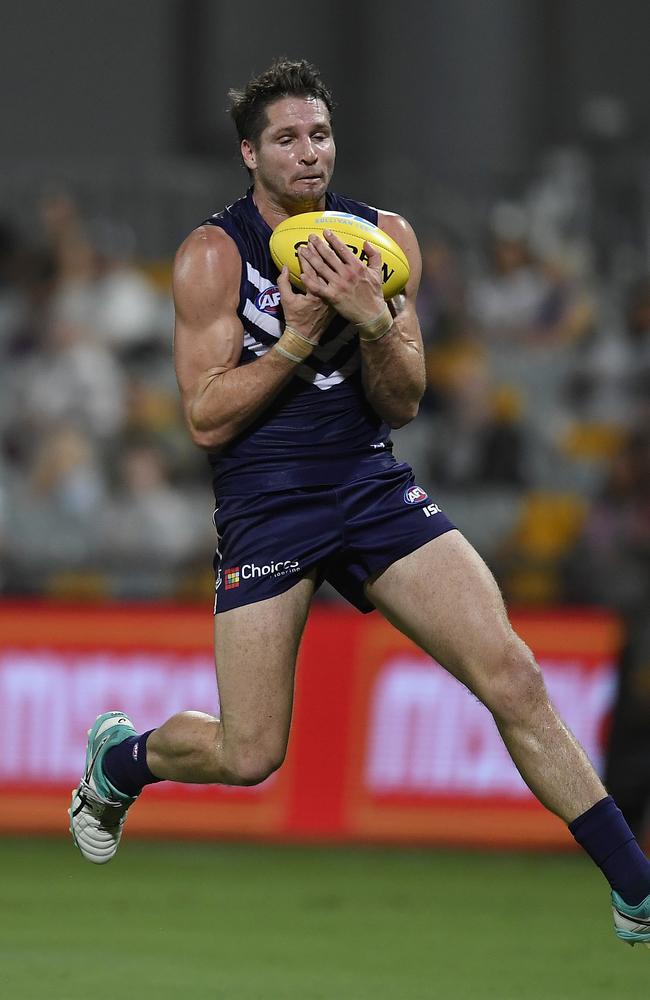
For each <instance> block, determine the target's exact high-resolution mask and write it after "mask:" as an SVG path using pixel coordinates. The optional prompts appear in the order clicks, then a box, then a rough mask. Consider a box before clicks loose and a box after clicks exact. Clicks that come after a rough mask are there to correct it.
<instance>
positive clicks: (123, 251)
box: [42, 193, 171, 358]
mask: <svg viewBox="0 0 650 1000" xmlns="http://www.w3.org/2000/svg"><path fill="white" fill-rule="evenodd" d="M42 219H43V224H44V228H45V232H46V234H47V237H48V240H49V244H50V247H51V249H52V252H53V253H54V255H55V258H56V260H57V262H58V266H59V274H60V283H59V288H58V290H57V294H56V306H57V308H58V310H59V311H60V312H62V313H63V314H64V315H66V316H68V317H69V318H70V319H71V320H72V321H73V322H77V323H79V324H83V325H86V326H88V327H90V328H91V329H93V330H94V332H95V334H96V336H97V338H98V339H99V340H101V341H102V342H103V343H104V344H106V345H107V346H109V347H111V348H114V349H115V350H117V351H120V352H123V353H124V354H125V355H126V357H127V358H128V356H129V355H130V353H131V352H138V351H140V350H142V349H143V348H152V347H153V348H157V347H161V346H162V344H163V342H167V343H168V342H169V341H170V339H171V338H170V337H169V334H168V331H167V330H164V329H163V328H162V325H163V322H165V321H166V317H167V313H166V310H165V307H164V304H163V302H162V301H161V299H160V297H159V295H158V293H157V291H156V290H155V288H154V287H153V285H152V284H151V283H150V282H149V281H148V280H147V279H146V278H145V276H144V275H143V274H142V273H141V272H140V271H139V270H138V269H137V268H135V267H134V266H133V263H132V256H133V251H134V245H135V238H134V235H133V233H132V231H131V230H130V229H129V228H128V226H126V225H124V224H120V223H118V222H115V221H113V220H109V219H96V220H94V222H92V223H90V224H86V225H84V224H83V223H82V221H81V218H80V216H79V214H78V211H77V208H76V206H75V204H74V202H73V201H72V200H71V199H70V198H69V197H68V196H67V195H65V194H61V193H60V194H55V195H51V196H49V197H48V198H46V199H45V200H44V202H43V205H42Z"/></svg>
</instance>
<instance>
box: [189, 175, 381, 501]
mask: <svg viewBox="0 0 650 1000" xmlns="http://www.w3.org/2000/svg"><path fill="white" fill-rule="evenodd" d="M326 208H327V209H328V210H330V211H337V212H348V213H350V214H352V215H358V216H360V217H361V218H363V219H366V220H367V221H369V222H372V223H375V224H376V223H377V211H376V209H374V208H370V207H369V206H368V205H365V204H363V203H362V202H358V201H352V200H351V199H349V198H343V197H341V196H339V195H336V194H333V193H329V192H328V194H327V196H326ZM204 225H211V226H219V227H220V228H221V229H223V230H224V231H225V232H226V233H227V234H228V235H229V236H230V237H231V238H232V239H233V240H234V242H235V244H236V246H237V249H238V250H239V253H240V256H241V261H242V270H241V281H240V291H239V306H238V309H237V314H238V316H239V318H240V320H241V322H242V324H243V327H244V343H243V349H242V353H241V357H240V360H239V364H240V365H246V364H250V363H251V362H252V361H255V360H256V358H259V357H261V356H262V355H263V354H265V353H266V352H267V351H268V350H269V348H271V347H272V346H273V344H275V343H276V341H277V340H278V338H279V337H280V335H281V333H282V330H283V328H284V320H283V315H282V308H281V305H280V293H279V291H278V287H277V279H278V269H277V267H276V266H275V264H274V263H273V259H272V257H271V254H270V251H269V237H270V235H271V228H270V226H268V225H267V223H266V222H265V221H264V219H263V218H262V216H261V215H260V213H259V212H258V210H257V208H256V206H255V202H254V200H253V192H252V189H249V191H248V193H247V194H246V196H245V197H243V198H240V199H239V201H236V202H235V203H234V204H232V205H230V206H228V208H226V209H224V211H223V212H220V213H219V214H217V215H213V216H212V217H211V218H210V219H207V220H206V222H205V223H204ZM208 457H209V461H210V465H211V467H212V472H213V485H214V490H215V496H216V497H217V500H218V498H219V497H220V496H226V495H232V494H241V493H248V492H253V493H261V492H264V493H266V492H276V491H280V490H285V489H293V488H297V487H309V486H328V485H334V484H336V483H343V482H347V481H352V480H354V479H356V478H359V477H361V476H364V475H367V474H372V472H373V471H377V472H379V471H380V470H381V469H385V468H388V467H390V466H393V465H394V464H396V463H395V459H394V458H393V455H392V443H391V441H390V437H389V428H388V425H387V424H385V423H383V422H382V420H381V419H380V418H379V417H378V416H377V414H376V413H375V411H374V410H373V409H372V407H371V406H370V404H369V403H368V401H367V400H366V398H365V395H364V392H363V388H362V385H361V360H360V353H359V345H358V338H357V335H356V333H355V330H354V328H353V327H352V326H350V325H349V324H348V323H347V321H346V320H345V319H343V318H342V317H340V316H336V317H335V318H334V319H333V320H332V322H331V323H330V325H329V327H328V328H327V330H326V331H325V334H324V335H323V337H322V339H321V342H320V344H319V345H318V347H316V349H315V350H314V352H313V354H312V355H311V356H310V357H309V358H307V360H306V361H304V362H303V363H302V364H301V365H299V366H297V368H296V371H295V372H294V375H293V377H292V379H291V381H290V382H289V383H288V384H287V386H285V388H284V389H283V390H281V392H280V393H279V394H278V396H276V398H275V400H274V401H273V402H272V403H271V404H270V405H269V406H268V407H267V408H266V409H265V410H264V412H263V413H262V414H261V415H260V416H259V417H258V418H257V419H256V420H255V421H254V422H253V423H251V424H249V425H248V427H246V428H245V430H244V431H242V433H241V434H239V435H238V436H237V437H236V438H235V439H234V440H232V441H231V442H229V443H228V444H227V445H226V446H225V447H224V448H222V449H220V450H219V451H214V452H210V453H209V455H208Z"/></svg>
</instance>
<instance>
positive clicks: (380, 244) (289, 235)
mask: <svg viewBox="0 0 650 1000" xmlns="http://www.w3.org/2000/svg"><path fill="white" fill-rule="evenodd" d="M325 229H329V230H331V231H332V232H333V233H335V234H336V236H338V238H339V239H340V240H342V241H343V243H345V245H346V246H347V247H349V248H350V250H351V251H352V253H353V254H354V255H355V256H356V257H358V258H359V260H361V261H364V262H365V263H367V261H368V258H367V256H366V254H365V252H364V249H363V244H364V243H365V242H366V241H367V242H368V243H370V244H371V245H372V246H374V247H376V248H377V250H378V251H379V253H380V254H381V274H382V280H383V283H384V298H385V299H392V297H393V296H394V295H397V294H398V292H401V291H402V289H403V288H404V286H405V284H406V282H407V281H408V278H409V273H410V268H409V262H408V260H407V258H406V254H405V253H404V251H403V250H402V248H401V247H400V246H399V245H398V244H397V243H396V242H395V240H394V239H392V237H390V236H388V234H387V233H385V232H384V231H383V230H382V229H380V228H379V227H378V226H373V224H372V222H367V221H366V220H365V219H361V218H359V216H358V215H349V214H348V213H347V212H303V213H302V214H301V215H291V216H289V218H288V219H285V220H284V222H281V223H280V224H279V226H276V227H275V229H274V230H273V232H272V233H271V239H270V241H269V247H270V249H271V256H272V257H273V260H274V261H275V265H276V267H278V268H279V269H282V267H283V266H284V265H285V264H286V265H287V267H288V269H289V277H290V278H291V282H292V284H293V285H295V286H296V288H301V289H302V290H303V291H304V285H303V283H302V281H301V280H300V275H301V267H300V258H299V257H298V250H299V249H300V247H301V246H303V245H304V244H305V243H306V242H307V240H308V239H309V237H310V235H311V234H312V233H315V234H316V235H317V236H320V237H321V239H324V238H325V237H324V236H323V231H324V230H325Z"/></svg>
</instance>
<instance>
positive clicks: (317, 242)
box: [309, 234, 343, 274]
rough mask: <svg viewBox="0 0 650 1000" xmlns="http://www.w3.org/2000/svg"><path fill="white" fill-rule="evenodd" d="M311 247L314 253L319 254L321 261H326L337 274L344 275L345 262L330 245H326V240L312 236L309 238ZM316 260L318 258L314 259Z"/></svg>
mask: <svg viewBox="0 0 650 1000" xmlns="http://www.w3.org/2000/svg"><path fill="white" fill-rule="evenodd" d="M309 247H310V249H311V250H313V251H314V253H316V254H318V256H319V257H320V258H321V260H324V261H325V263H326V264H329V266H330V267H331V268H332V270H333V271H336V273H337V274H342V272H343V261H342V260H341V258H340V257H339V256H338V254H336V252H335V251H334V250H333V249H332V247H331V246H330V245H329V243H326V242H325V240H321V239H320V238H319V237H318V236H315V235H313V234H312V235H311V236H310V237H309ZM314 259H316V258H315V257H314Z"/></svg>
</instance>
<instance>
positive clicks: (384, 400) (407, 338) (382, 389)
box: [360, 212, 426, 427]
mask: <svg viewBox="0 0 650 1000" xmlns="http://www.w3.org/2000/svg"><path fill="white" fill-rule="evenodd" d="M378 223H379V226H380V228H381V229H383V230H384V232H386V233H388V235H389V236H392V237H393V239H394V240H395V242H396V243H399V245H400V246H401V248H402V250H403V251H404V253H405V254H406V256H407V258H408V262H409V264H410V268H411V273H410V276H409V280H408V283H407V285H406V288H405V289H404V292H403V293H402V294H401V295H398V296H396V297H395V298H394V299H393V300H392V302H391V303H390V309H391V312H392V314H393V326H392V328H391V329H390V330H389V332H388V333H387V334H386V335H385V336H384V337H381V339H380V340H374V341H365V340H360V344H361V362H362V377H363V387H364V389H365V393H366V396H367V397H368V400H369V402H370V404H371V405H372V408H373V409H374V410H375V412H376V413H377V414H378V415H379V416H380V417H381V418H382V419H383V420H385V421H386V423H387V424H389V425H390V426H391V427H402V426H403V425H404V424H407V423H409V421H411V420H413V418H414V417H415V416H416V415H417V412H418V407H419V404H420V400H421V399H422V396H423V394H424V389H425V385H426V376H425V368H424V349H423V346H422V335H421V333H420V324H419V322H418V317H417V313H416V311H415V298H416V295H417V291H418V287H419V285H420V276H421V273H422V260H421V257H420V249H419V247H418V243H417V239H416V237H415V233H414V232H413V230H412V229H411V227H410V225H409V224H408V222H406V221H405V220H404V219H402V218H400V216H398V215H393V214H391V213H387V212H380V213H379V220H378Z"/></svg>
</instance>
